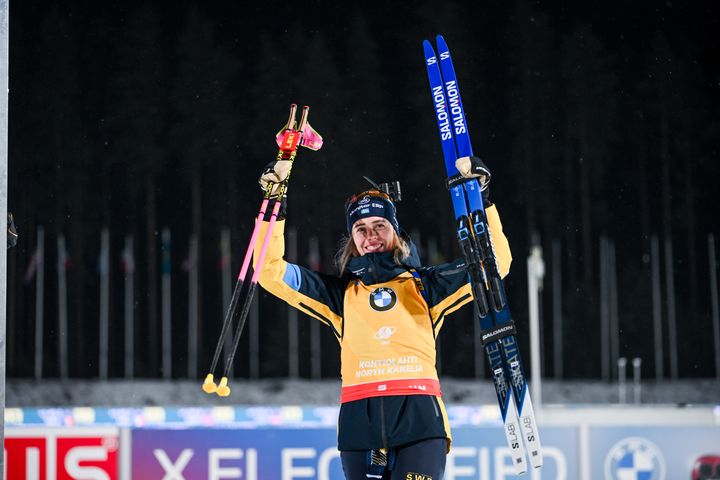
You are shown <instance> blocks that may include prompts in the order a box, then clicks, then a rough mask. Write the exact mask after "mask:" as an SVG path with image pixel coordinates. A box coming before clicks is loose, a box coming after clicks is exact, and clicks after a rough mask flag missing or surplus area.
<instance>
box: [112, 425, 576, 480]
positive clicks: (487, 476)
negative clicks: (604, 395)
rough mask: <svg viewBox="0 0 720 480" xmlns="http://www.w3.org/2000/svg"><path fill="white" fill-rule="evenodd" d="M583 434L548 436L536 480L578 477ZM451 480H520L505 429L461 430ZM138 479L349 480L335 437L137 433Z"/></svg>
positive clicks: (276, 432) (134, 462)
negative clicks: (542, 462)
mask: <svg viewBox="0 0 720 480" xmlns="http://www.w3.org/2000/svg"><path fill="white" fill-rule="evenodd" d="M576 431H577V429H575V428H572V427H545V428H543V430H542V434H543V439H542V440H543V444H544V452H545V467H544V468H543V469H542V471H540V472H537V474H536V475H534V476H533V477H532V478H533V479H548V480H549V479H552V480H555V479H567V478H577V472H578V465H577V457H578V455H577V444H578V442H577V434H576ZM453 435H454V438H455V441H454V443H453V449H452V451H451V453H450V456H449V457H448V460H447V468H446V473H445V477H444V480H461V479H462V480H466V479H478V480H502V479H508V480H510V479H512V478H516V476H515V472H514V469H513V466H512V462H511V457H510V451H509V449H508V447H507V445H506V444H505V437H504V434H503V430H502V428H500V427H499V426H487V427H464V428H463V427H458V428H454V429H453ZM126 467H127V471H129V472H132V476H131V477H130V478H133V479H135V478H142V479H143V480H162V479H168V478H172V479H174V480H181V479H188V480H190V479H200V478H202V479H205V478H207V479H208V480H220V479H244V480H266V479H278V480H295V479H317V480H331V479H339V478H344V476H343V474H342V466H341V464H340V453H339V452H338V451H337V448H336V434H335V431H334V430H331V429H327V428H322V429H312V428H303V429H257V430H254V429H188V430H166V429H134V430H133V431H132V458H131V459H130V465H127V466H126Z"/></svg>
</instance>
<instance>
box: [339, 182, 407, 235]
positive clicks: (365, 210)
mask: <svg viewBox="0 0 720 480" xmlns="http://www.w3.org/2000/svg"><path fill="white" fill-rule="evenodd" d="M381 195H382V194H380V192H377V194H374V192H372V191H371V192H364V193H361V194H360V195H357V196H356V197H353V198H352V200H351V201H350V202H348V204H347V207H346V208H345V217H346V218H347V231H348V233H350V234H352V226H353V225H354V224H355V222H357V221H358V220H360V219H361V218H367V217H382V218H384V219H385V220H387V221H388V222H390V224H391V225H392V226H393V229H395V233H397V234H400V225H399V224H398V221H397V216H396V213H397V212H396V210H395V204H393V202H392V201H391V200H389V199H387V198H385V197H383V196H381Z"/></svg>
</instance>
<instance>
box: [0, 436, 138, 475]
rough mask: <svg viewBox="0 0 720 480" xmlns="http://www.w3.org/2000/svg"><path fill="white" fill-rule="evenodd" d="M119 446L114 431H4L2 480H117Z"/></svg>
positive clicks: (117, 437)
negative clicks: (3, 471)
mask: <svg viewBox="0 0 720 480" xmlns="http://www.w3.org/2000/svg"><path fill="white" fill-rule="evenodd" d="M118 444H119V432H118V429H117V428H115V427H102V428H100V427H89V428H48V427H43V428H35V427H32V428H11V429H6V431H5V478H6V479H7V480H71V479H80V478H82V479H84V480H117V479H118V478H120V477H119V475H118ZM137 478H142V477H137Z"/></svg>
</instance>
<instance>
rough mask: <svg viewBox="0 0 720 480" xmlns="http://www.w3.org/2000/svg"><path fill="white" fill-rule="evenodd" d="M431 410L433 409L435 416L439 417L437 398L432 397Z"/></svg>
mask: <svg viewBox="0 0 720 480" xmlns="http://www.w3.org/2000/svg"><path fill="white" fill-rule="evenodd" d="M432 404H433V408H434V409H435V416H436V417H439V416H440V406H439V405H438V401H437V397H432Z"/></svg>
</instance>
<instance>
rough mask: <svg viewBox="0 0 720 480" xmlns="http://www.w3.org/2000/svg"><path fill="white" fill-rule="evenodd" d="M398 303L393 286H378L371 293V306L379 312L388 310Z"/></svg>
mask: <svg viewBox="0 0 720 480" xmlns="http://www.w3.org/2000/svg"><path fill="white" fill-rule="evenodd" d="M396 303H397V295H396V294H395V292H394V291H393V289H392V288H388V287H380V288H376V289H375V290H373V291H372V293H371V294H370V307H371V308H372V309H373V310H376V311H378V312H386V311H388V310H390V309H391V308H393V307H394V306H395V304H396Z"/></svg>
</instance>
